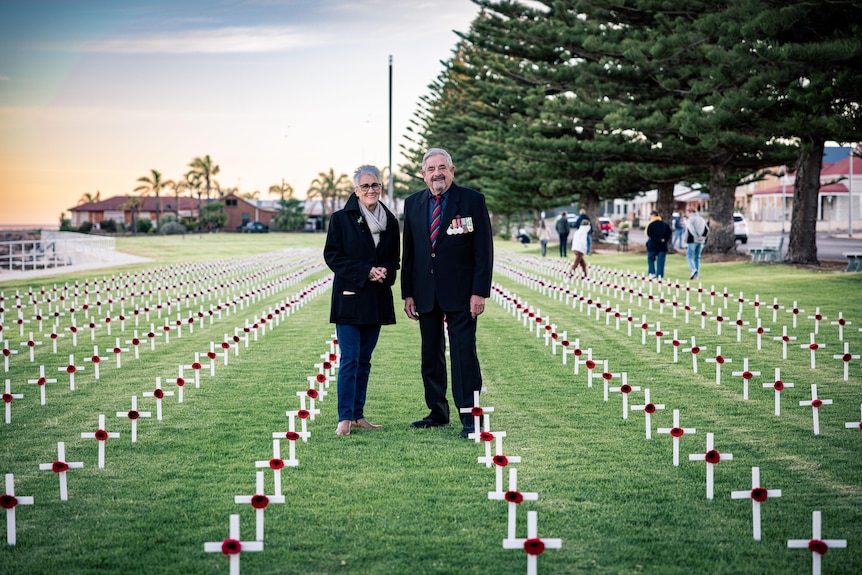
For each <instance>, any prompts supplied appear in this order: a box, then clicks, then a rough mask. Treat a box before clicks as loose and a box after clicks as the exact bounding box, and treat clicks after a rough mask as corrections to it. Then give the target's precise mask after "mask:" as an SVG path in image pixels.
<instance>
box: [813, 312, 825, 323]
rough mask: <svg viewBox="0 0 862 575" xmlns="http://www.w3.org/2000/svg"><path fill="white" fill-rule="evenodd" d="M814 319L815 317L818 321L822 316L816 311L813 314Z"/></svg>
mask: <svg viewBox="0 0 862 575" xmlns="http://www.w3.org/2000/svg"><path fill="white" fill-rule="evenodd" d="M814 319H816V320H817V321H820V320H821V319H823V316H822V315H820V314H819V313H818V314H816V315H815V316H814Z"/></svg>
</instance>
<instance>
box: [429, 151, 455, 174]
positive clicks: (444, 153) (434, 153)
mask: <svg viewBox="0 0 862 575" xmlns="http://www.w3.org/2000/svg"><path fill="white" fill-rule="evenodd" d="M431 156H443V157H445V158H446V165H447V166H449V167H450V168H451V167H452V166H454V165H455V164H453V163H452V156H450V155H449V152H447V151H446V150H444V149H443V148H431V149H430V150H428V151H427V152H425V155H424V156H423V157H422V171H423V172H424V171H425V164H426V163H427V162H428V158H430V157H431Z"/></svg>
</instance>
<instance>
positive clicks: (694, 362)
mask: <svg viewBox="0 0 862 575" xmlns="http://www.w3.org/2000/svg"><path fill="white" fill-rule="evenodd" d="M705 349H706V346H702V347H698V345H697V344H696V343H695V336H691V347H688V348H686V349H684V350H682V351H684V352H685V353H690V354H691V365H692V368H693V369H694V373H697V354H699V353H700V352H702V351H703V350H705Z"/></svg>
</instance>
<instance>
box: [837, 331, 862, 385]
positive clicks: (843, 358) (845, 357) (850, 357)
mask: <svg viewBox="0 0 862 575" xmlns="http://www.w3.org/2000/svg"><path fill="white" fill-rule="evenodd" d="M832 357H833V358H835V359H840V360H841V361H843V362H844V381H847V379H848V377H850V370H849V366H850V360H853V359H859V357H860V356H859V355H858V354H856V355H851V354H850V344H849V343H847V342H846V341H845V342H844V353H843V354H840V355H833V356H832Z"/></svg>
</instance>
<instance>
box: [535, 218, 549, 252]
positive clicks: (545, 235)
mask: <svg viewBox="0 0 862 575" xmlns="http://www.w3.org/2000/svg"><path fill="white" fill-rule="evenodd" d="M537 235H538V236H539V244H540V245H541V246H542V257H545V256H546V255H547V253H548V242H549V241H550V240H551V230H549V229H548V227H547V226H546V225H545V220H542V221H541V222H539V232H538V234H537Z"/></svg>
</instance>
